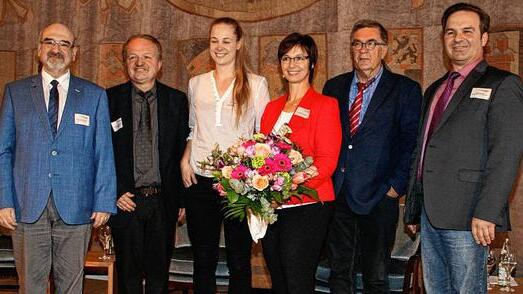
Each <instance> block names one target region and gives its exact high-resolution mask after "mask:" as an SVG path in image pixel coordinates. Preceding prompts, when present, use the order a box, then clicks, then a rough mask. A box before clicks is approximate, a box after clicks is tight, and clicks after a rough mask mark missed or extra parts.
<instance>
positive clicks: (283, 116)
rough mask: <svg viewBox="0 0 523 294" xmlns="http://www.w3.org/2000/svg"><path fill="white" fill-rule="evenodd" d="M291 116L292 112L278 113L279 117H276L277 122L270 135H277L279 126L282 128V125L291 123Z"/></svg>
mask: <svg viewBox="0 0 523 294" xmlns="http://www.w3.org/2000/svg"><path fill="white" fill-rule="evenodd" d="M293 115H294V112H287V111H282V112H281V113H280V116H278V120H277V121H276V123H275V124H274V127H272V133H273V134H277V133H278V131H279V130H280V128H281V126H283V125H284V124H288V123H289V122H290V121H291V118H292V116H293Z"/></svg>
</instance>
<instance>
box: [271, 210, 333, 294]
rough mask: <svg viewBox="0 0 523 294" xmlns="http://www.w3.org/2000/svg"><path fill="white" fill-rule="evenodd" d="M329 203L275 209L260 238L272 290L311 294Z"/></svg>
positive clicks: (326, 223)
mask: <svg viewBox="0 0 523 294" xmlns="http://www.w3.org/2000/svg"><path fill="white" fill-rule="evenodd" d="M333 209H334V207H333V204H332V203H331V202H325V203H324V204H321V203H315V204H308V205H303V206H298V207H292V208H285V209H281V210H278V220H277V221H276V222H275V223H274V224H272V225H270V226H269V228H268V230H267V234H266V235H265V237H264V238H263V239H262V245H263V255H264V257H265V261H266V262H267V267H268V269H269V272H270V274H271V280H272V293H275V294H291V293H296V294H312V293H314V285H315V274H316V268H317V267H318V262H319V259H320V253H321V249H322V247H323V242H324V241H325V237H326V235H327V231H328V227H329V222H330V220H331V218H332V213H333Z"/></svg>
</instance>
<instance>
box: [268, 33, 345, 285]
mask: <svg viewBox="0 0 523 294" xmlns="http://www.w3.org/2000/svg"><path fill="white" fill-rule="evenodd" d="M317 56H318V49H317V47H316V44H315V43H314V40H313V39H312V38H311V37H310V36H309V35H302V34H299V33H292V34H290V35H288V36H287V37H286V38H285V39H284V40H283V41H282V42H281V43H280V46H279V48H278V59H279V60H280V65H281V69H282V72H283V77H284V78H285V79H286V80H287V82H288V89H289V92H288V93H287V94H286V95H284V96H281V97H279V98H277V99H275V100H273V101H271V102H270V103H269V104H267V107H266V108H265V112H264V113H263V116H262V119H261V131H262V132H263V133H265V134H268V133H271V132H277V131H278V130H279V128H280V127H281V126H282V125H283V124H285V123H287V124H288V125H289V126H290V128H291V129H292V134H291V135H290V139H291V140H292V141H293V142H294V143H295V144H297V145H298V146H299V147H300V148H302V152H303V154H304V155H305V156H312V158H313V159H314V165H315V166H316V167H317V169H318V175H316V176H315V177H313V178H312V179H310V180H308V181H307V182H306V185H307V186H308V187H311V188H314V189H316V191H317V192H318V195H319V197H320V199H321V202H318V201H316V200H314V199H312V198H310V197H309V196H306V195H302V200H300V199H298V198H295V199H291V200H290V201H289V202H288V203H285V204H284V205H282V206H281V207H279V208H278V210H277V213H278V221H276V222H275V223H274V224H272V225H270V226H269V228H268V230H267V234H266V235H265V237H264V238H263V240H262V243H263V253H264V256H265V259H266V262H267V266H268V268H269V272H270V274H271V280H272V290H273V293H276V294H280V293H281V294H284V293H285V294H286V293H299V294H307V293H311V294H312V293H314V275H315V272H316V267H317V265H318V261H319V257H320V251H321V248H322V245H323V241H324V240H325V237H326V233H327V228H328V224H329V222H330V219H331V216H332V213H333V209H334V206H333V205H332V201H334V199H335V196H334V189H333V184H332V180H331V176H332V174H333V173H334V170H335V168H336V164H337V161H338V155H339V152H340V146H341V124H340V118H339V112H338V109H339V108H338V102H337V101H336V100H335V99H333V98H330V97H327V96H323V95H321V94H319V93H318V92H316V91H315V90H314V89H313V88H312V87H311V82H312V79H313V76H314V66H315V65H316V61H317Z"/></svg>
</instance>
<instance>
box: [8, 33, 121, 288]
mask: <svg viewBox="0 0 523 294" xmlns="http://www.w3.org/2000/svg"><path fill="white" fill-rule="evenodd" d="M39 36H40V40H39V41H40V43H39V45H38V57H39V59H40V62H41V64H42V70H41V72H40V74H38V75H36V76H32V77H29V78H26V79H23V80H19V81H15V82H12V83H9V84H7V86H6V89H5V91H4V93H5V94H4V100H3V102H2V108H1V111H0V225H2V226H3V227H6V228H8V229H10V230H13V232H12V238H13V249H14V256H15V262H16V270H17V272H18V277H19V284H20V292H21V293H44V292H45V289H46V288H47V285H48V281H49V274H50V272H51V270H52V273H53V278H54V285H55V287H56V292H57V293H81V292H82V283H83V269H84V260H85V254H86V252H87V246H88V244H89V240H90V237H91V226H93V227H95V228H96V227H99V226H100V225H102V224H104V223H105V222H106V221H107V220H108V219H109V216H110V214H111V213H115V212H116V207H115V197H116V175H115V169H114V159H113V152H112V143H111V130H110V124H109V109H108V105H107V96H106V94H105V91H104V90H103V89H102V88H100V87H98V86H96V85H94V84H92V83H90V82H88V81H86V80H83V79H80V78H77V77H75V76H74V75H72V74H71V73H70V66H71V63H72V62H73V61H74V60H75V57H76V51H77V47H75V38H74V35H73V33H72V32H71V30H70V29H69V28H68V27H67V26H65V25H63V24H60V23H54V24H51V25H49V26H47V27H46V28H45V29H43V31H42V32H41V33H40V35H39ZM91 223H92V225H91Z"/></svg>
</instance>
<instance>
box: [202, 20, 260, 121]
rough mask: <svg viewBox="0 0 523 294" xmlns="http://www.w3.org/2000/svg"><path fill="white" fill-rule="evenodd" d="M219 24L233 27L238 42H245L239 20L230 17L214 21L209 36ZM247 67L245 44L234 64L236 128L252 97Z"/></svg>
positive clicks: (233, 92) (233, 94)
mask: <svg viewBox="0 0 523 294" xmlns="http://www.w3.org/2000/svg"><path fill="white" fill-rule="evenodd" d="M217 24H227V25H230V26H232V27H233V29H234V34H235V35H236V41H237V42H240V41H242V40H243V30H242V28H241V26H240V24H239V23H238V21H237V20H235V19H233V18H230V17H221V18H217V19H216V20H214V21H213V22H212V24H211V27H210V29H209V35H210V32H211V30H212V28H213V27H214V26H215V25H217ZM249 72H250V71H249V69H248V67H247V50H246V49H245V42H243V43H242V46H241V47H240V49H239V50H237V52H236V60H235V62H234V76H235V78H236V81H235V83H234V88H233V91H232V96H233V105H234V110H235V112H236V126H238V124H239V122H240V118H241V116H242V114H243V112H244V110H245V109H246V106H247V104H248V102H249V99H250V96H251V90H250V87H249V80H248V78H247V74H248V73H249Z"/></svg>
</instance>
